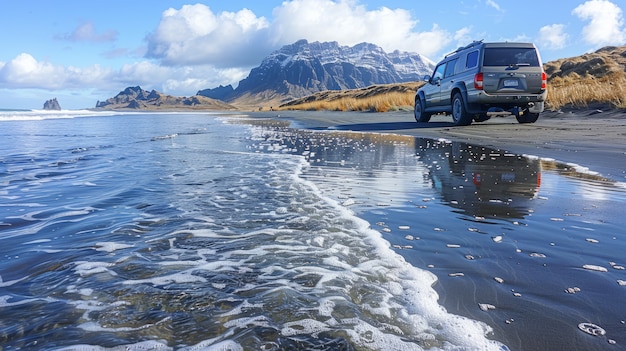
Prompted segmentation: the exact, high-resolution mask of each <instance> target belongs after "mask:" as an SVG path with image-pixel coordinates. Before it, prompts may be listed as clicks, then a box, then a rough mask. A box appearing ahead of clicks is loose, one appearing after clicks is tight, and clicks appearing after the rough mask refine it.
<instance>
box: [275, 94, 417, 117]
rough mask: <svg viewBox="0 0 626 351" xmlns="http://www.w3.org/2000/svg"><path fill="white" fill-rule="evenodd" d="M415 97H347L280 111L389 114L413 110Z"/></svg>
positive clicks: (407, 95)
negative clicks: (394, 111)
mask: <svg viewBox="0 0 626 351" xmlns="http://www.w3.org/2000/svg"><path fill="white" fill-rule="evenodd" d="M414 96H415V92H404V93H399V92H392V93H387V94H380V95H376V96H368V97H362V98H357V97H352V96H345V97H340V98H337V99H333V100H315V101H311V102H304V103H301V104H297V105H290V106H281V107H280V109H282V110H292V109H293V110H307V111H312V110H313V111H319V110H326V111H371V112H388V111H392V110H399V109H412V106H413V99H414Z"/></svg>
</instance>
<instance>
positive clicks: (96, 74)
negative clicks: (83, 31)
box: [0, 53, 249, 98]
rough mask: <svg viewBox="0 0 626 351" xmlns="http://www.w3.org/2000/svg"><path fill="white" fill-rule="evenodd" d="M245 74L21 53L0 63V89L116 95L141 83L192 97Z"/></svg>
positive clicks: (244, 71)
mask: <svg viewBox="0 0 626 351" xmlns="http://www.w3.org/2000/svg"><path fill="white" fill-rule="evenodd" d="M248 72H249V71H248V70H246V69H239V68H231V69H217V68H215V67H214V66H211V65H202V66H193V67H192V66H187V67H165V66H160V65H158V64H155V63H153V62H150V61H140V62H135V63H131V64H126V65H124V66H122V67H121V68H120V69H119V70H112V69H105V68H102V67H101V66H100V65H92V66H90V67H86V68H79V67H74V66H67V67H66V66H60V65H54V64H52V63H50V62H42V61H37V60H36V59H35V58H34V57H33V56H31V55H29V54H26V53H22V54H20V55H18V56H16V57H15V58H14V59H12V60H11V61H9V62H6V63H3V62H0V89H3V88H7V89H9V88H11V89H43V90H50V91H52V90H58V89H63V90H75V91H77V92H80V91H82V90H84V89H85V87H90V88H92V87H97V89H98V90H101V91H108V92H111V91H113V92H115V91H118V90H120V89H121V87H125V86H129V85H133V86H134V85H137V84H140V85H141V86H142V88H144V89H147V90H151V89H156V90H158V91H161V92H165V93H168V94H172V95H185V96H191V95H194V94H195V93H196V92H197V91H198V90H201V89H206V88H208V87H215V86H218V85H220V84H223V83H224V82H237V81H239V80H241V79H243V78H245V77H246V75H247V74H248ZM108 97H110V96H105V98H108Z"/></svg>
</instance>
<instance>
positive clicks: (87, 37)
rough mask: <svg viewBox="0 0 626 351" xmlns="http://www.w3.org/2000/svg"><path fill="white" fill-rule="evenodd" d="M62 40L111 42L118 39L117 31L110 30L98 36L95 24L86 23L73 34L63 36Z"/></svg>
mask: <svg viewBox="0 0 626 351" xmlns="http://www.w3.org/2000/svg"><path fill="white" fill-rule="evenodd" d="M61 39H65V40H70V41H90V42H109V41H115V40H116V39H117V31H114V30H109V31H106V32H104V33H102V34H98V33H97V32H96V28H95V26H94V24H93V22H85V23H81V24H80V25H79V26H78V27H76V29H74V31H73V32H72V33H69V34H66V35H64V36H62V37H61Z"/></svg>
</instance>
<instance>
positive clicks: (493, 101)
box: [467, 91, 548, 113]
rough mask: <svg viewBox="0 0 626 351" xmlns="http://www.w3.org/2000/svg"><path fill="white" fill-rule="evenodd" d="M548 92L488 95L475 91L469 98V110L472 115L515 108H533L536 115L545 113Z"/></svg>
mask: <svg viewBox="0 0 626 351" xmlns="http://www.w3.org/2000/svg"><path fill="white" fill-rule="evenodd" d="M547 96H548V92H547V91H544V92H542V93H540V94H497V95H496V94H488V93H486V92H484V91H474V92H472V93H471V94H468V96H467V110H468V111H470V112H471V113H484V112H487V110H489V108H492V107H500V108H503V109H505V110H507V109H511V108H514V107H522V108H526V107H529V108H532V109H533V111H532V112H535V113H539V112H543V106H544V104H543V102H544V101H545V100H546V97H547Z"/></svg>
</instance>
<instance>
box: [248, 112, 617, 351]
mask: <svg viewBox="0 0 626 351" xmlns="http://www.w3.org/2000/svg"><path fill="white" fill-rule="evenodd" d="M252 116H258V117H273V118H278V119H281V120H282V119H289V120H290V121H292V127H296V128H302V129H310V130H331V131H351V132H364V133H369V132H372V133H393V134H398V135H408V136H414V137H416V138H425V139H424V140H427V139H431V140H433V139H434V140H446V142H438V141H435V142H432V143H434V144H435V145H434V148H435V149H438V150H439V151H437V152H438V153H439V155H438V156H437V159H435V158H431V159H429V156H428V154H427V152H425V153H422V152H421V151H420V150H422V147H421V146H420V147H419V148H418V147H417V146H416V148H415V149H416V152H417V157H418V158H419V162H420V163H422V164H424V165H425V167H426V168H428V169H431V174H429V175H428V177H429V178H431V179H429V181H431V182H432V183H433V185H432V186H433V187H434V188H437V190H438V191H440V192H441V193H440V195H439V196H440V197H441V198H440V199H439V196H437V198H438V199H439V200H441V204H444V205H445V206H443V207H437V206H436V205H435V204H434V203H433V202H430V199H424V200H422V199H420V196H421V195H420V194H419V192H417V193H413V194H412V193H410V191H409V193H406V189H405V188H404V186H405V185H406V184H408V183H410V182H411V176H410V175H408V176H403V175H402V173H401V172H397V173H395V174H394V177H397V179H396V184H397V188H396V189H393V188H387V189H384V190H378V191H379V192H378V193H377V194H375V193H376V191H375V190H373V189H370V190H369V193H368V194H369V195H367V196H370V198H369V202H370V203H369V204H365V205H362V206H361V207H360V208H359V206H351V208H352V209H353V210H355V211H356V212H357V213H358V215H359V216H361V217H363V218H364V219H366V220H367V221H368V222H369V223H370V224H371V225H372V227H373V228H374V229H377V230H380V231H381V232H382V233H383V237H384V238H385V239H386V240H388V241H389V242H390V244H391V246H392V247H394V248H396V249H397V252H398V253H399V254H400V255H402V256H403V257H405V259H406V260H407V261H408V262H410V263H411V264H413V265H415V266H417V267H419V268H422V269H426V270H430V271H431V272H433V273H435V274H436V275H437V277H438V282H437V283H436V284H435V289H436V290H437V292H438V293H439V296H440V299H439V302H440V303H441V304H442V305H443V306H445V307H446V309H448V311H450V312H452V313H456V314H460V315H464V316H468V317H470V318H473V319H478V320H481V321H483V322H486V323H488V324H489V325H490V326H492V327H493V328H494V338H495V339H496V340H499V341H502V342H504V343H505V344H506V345H507V346H508V347H510V349H511V350H617V349H620V347H621V346H620V345H622V346H623V344H624V342H626V339H624V338H623V337H622V336H618V335H626V334H625V333H626V315H624V310H623V309H622V308H621V307H620V308H615V307H611V306H617V305H620V302H619V301H622V300H623V297H624V296H626V291H625V290H624V287H623V286H622V283H621V282H622V281H623V280H624V279H625V278H624V275H623V272H624V271H622V270H621V269H622V267H623V265H624V262H622V254H621V253H620V251H619V250H616V248H618V247H621V245H622V241H623V238H622V235H621V233H620V228H621V224H620V223H621V221H622V219H621V217H622V216H621V215H620V213H623V210H621V208H623V207H622V204H623V201H624V194H623V184H624V181H625V180H626V114H624V113H621V112H619V111H609V112H602V111H599V110H585V111H574V112H565V113H561V112H558V113H557V112H546V113H544V114H543V115H542V116H541V117H540V119H539V121H538V122H537V123H535V124H528V125H521V124H518V123H517V122H516V120H515V119H514V118H512V117H511V118H492V119H491V120H489V121H487V122H485V123H475V124H473V125H471V126H467V127H454V126H452V124H451V123H450V117H448V116H435V117H434V118H433V119H432V120H431V122H430V123H427V124H417V123H416V122H415V121H414V119H413V116H412V113H411V112H406V111H405V112H393V113H365V112H306V111H296V112H292V111H280V112H274V113H273V114H257V113H253V114H252ZM417 143H418V141H416V144H417ZM426 143H427V144H428V143H431V142H426ZM468 145H470V146H469V147H470V149H471V148H472V146H471V145H474V146H480V147H482V150H483V152H486V153H489V152H491V153H492V154H493V153H495V154H503V155H504V154H518V155H528V156H530V157H529V160H532V159H534V158H539V159H541V160H542V161H541V167H543V170H542V171H541V173H542V174H541V178H543V179H541V180H540V181H541V189H540V190H539V193H538V195H536V197H535V198H534V199H532V200H531V201H530V202H529V203H528V207H526V208H524V209H523V212H524V213H522V214H521V215H520V217H518V218H519V219H517V218H514V217H515V215H512V214H511V213H507V214H505V215H503V216H501V217H498V216H489V215H487V216H486V217H483V216H481V215H480V214H478V215H474V214H471V213H469V212H468V211H467V208H465V209H459V208H457V206H461V205H460V203H461V201H456V200H457V199H459V198H462V197H464V196H465V195H467V193H466V194H465V195H463V194H461V193H462V192H464V190H462V191H459V189H457V186H455V185H454V184H451V183H450V181H449V179H448V183H446V179H445V178H446V177H448V178H450V177H449V176H446V174H447V173H448V170H447V169H446V167H447V164H448V162H446V159H448V161H449V162H451V161H450V160H449V159H450V158H451V157H453V156H452V155H453V153H454V152H455V151H453V150H454V149H455V148H456V147H458V148H461V149H464V148H467V147H468ZM432 147H433V145H432V144H431V145H429V146H428V147H427V148H428V149H431V150H432ZM446 150H447V151H446ZM551 160H553V161H554V164H556V165H557V166H556V167H555V168H552V166H551V164H552V162H551ZM387 162H388V163H389V164H393V163H394V162H397V160H395V159H393V157H392V158H390V159H387ZM455 162H456V161H455ZM444 164H445V165H444ZM440 166H441V169H440V172H439V173H440V174H439V175H437V174H433V173H437V170H436V169H437V168H439V167H440ZM466 167H467V166H466ZM555 169H558V171H555ZM568 169H571V173H569V172H570V171H568ZM466 171H467V168H466ZM449 172H450V174H453V172H455V171H454V170H453V169H450V171H449ZM418 173H419V171H418ZM345 176H346V177H347V178H346V179H345V181H344V182H343V184H341V185H337V184H336V185H335V186H336V187H339V188H344V189H341V190H340V189H337V190H334V191H335V192H336V193H341V194H342V195H341V196H343V197H344V198H351V197H352V196H354V194H355V193H356V194H359V190H352V189H351V188H358V187H362V186H363V185H367V184H369V180H368V178H367V176H365V175H364V176H363V177H359V176H356V175H345ZM416 176H419V174H416ZM439 176H441V177H439ZM587 176H588V177H589V179H588V180H586V179H585V178H586V177H587ZM305 177H306V175H305ZM320 177H326V178H332V177H337V175H334V176H333V175H328V174H327V175H324V176H320ZM350 177H353V178H350ZM402 177H404V178H402ZM464 177H465V181H467V175H465V176H464ZM437 178H440V179H437ZM456 179H457V180H462V178H456ZM469 179H470V183H471V176H469ZM442 180H443V182H442ZM615 182H617V183H615ZM466 184H467V183H466ZM614 184H617V185H614ZM619 184H621V185H619ZM470 188H473V187H471V186H467V185H466V186H465V189H466V190H468V191H469V190H470ZM327 191H329V192H333V190H332V189H327ZM606 194H611V195H610V196H608V197H605V195H606ZM356 196H362V195H356ZM494 196H495V195H494ZM505 196H506V195H505ZM373 198H376V199H375V200H373V201H372V199H373ZM426 200H428V201H429V202H427V203H421V201H426ZM465 200H467V198H465V199H464V202H465ZM359 201H360V200H358V199H357V200H356V202H359ZM367 201H368V200H365V201H364V202H367ZM433 201H434V200H433ZM509 201H511V200H509ZM385 202H388V203H393V205H391V207H385V206H389V205H385V204H384V203H385ZM505 202H506V200H505ZM512 203H515V200H514V201H512ZM518 204H519V203H518ZM496 205H497V204H496ZM445 207H449V208H448V210H446V209H445ZM403 228H404V229H403ZM407 228H410V229H407ZM407 233H409V235H407ZM476 233H478V235H473V234H476ZM414 236H415V237H416V238H417V237H419V240H418V241H414V238H413V237H414ZM407 238H410V239H407ZM502 238H504V240H505V241H506V240H508V244H507V245H500V244H499V243H500V241H499V240H501V239H502ZM597 238H601V239H599V240H598V239H597ZM415 240H417V239H415ZM492 240H493V241H492ZM494 242H496V245H494ZM600 242H601V243H602V244H600V245H596V244H598V243H600ZM459 243H461V244H459ZM455 250H457V251H455ZM616 261H617V263H616ZM596 264H597V265H603V266H606V267H608V272H609V273H608V274H609V275H615V277H616V278H617V284H616V282H615V279H610V278H609V279H606V278H607V276H606V275H604V276H603V275H602V273H600V274H596V272H592V271H590V270H589V269H588V268H584V267H590V268H595V267H596ZM598 269H602V271H604V270H603V268H598ZM590 272H591V274H589V273H590ZM500 277H505V278H504V281H505V282H504V283H501V284H498V283H500ZM494 280H495V281H497V282H498V283H496V282H494ZM580 289H582V291H584V293H580V291H581V290H580ZM492 303H493V305H492ZM616 304H617V305H616ZM491 308H493V309H494V310H493V311H492V310H491ZM609 311H610V312H609ZM585 323H590V324H585ZM595 325H602V326H603V327H604V328H606V335H604V334H603V335H601V336H600V338H598V337H597V336H590V335H589V331H588V332H584V331H582V330H581V328H584V327H585V326H595ZM591 332H593V331H591ZM603 332H604V331H603Z"/></svg>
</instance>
